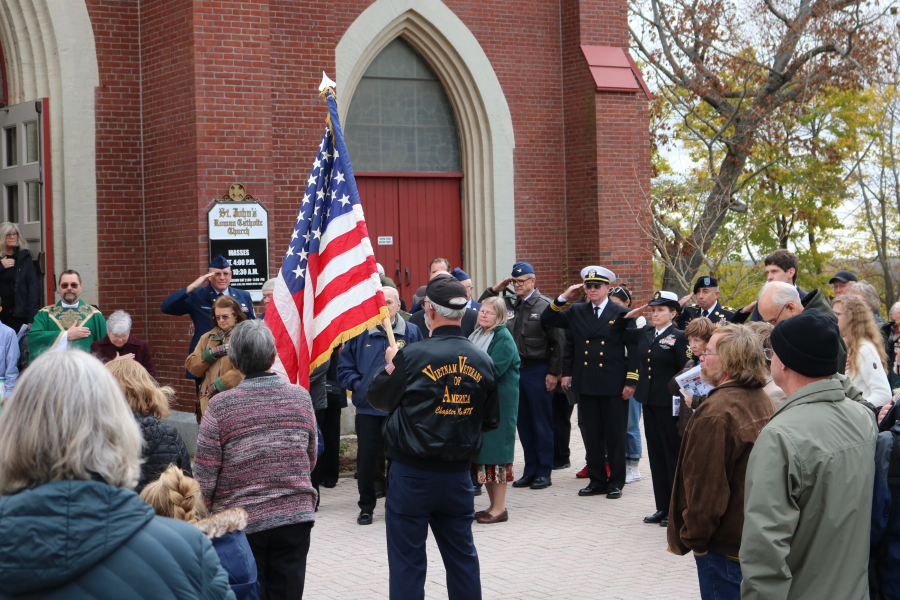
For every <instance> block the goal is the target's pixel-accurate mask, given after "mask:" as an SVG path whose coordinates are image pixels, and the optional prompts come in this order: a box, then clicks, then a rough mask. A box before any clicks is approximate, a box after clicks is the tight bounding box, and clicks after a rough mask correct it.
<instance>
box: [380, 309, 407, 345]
mask: <svg viewBox="0 0 900 600" xmlns="http://www.w3.org/2000/svg"><path fill="white" fill-rule="evenodd" d="M396 318H397V319H402V318H403V317H401V316H400V315H397V317H396ZM384 332H385V333H387V336H388V344H389V345H391V346H396V345H397V341H396V340H395V339H394V328H393V327H391V318H390V317H385V318H384Z"/></svg>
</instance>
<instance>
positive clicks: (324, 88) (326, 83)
mask: <svg viewBox="0 0 900 600" xmlns="http://www.w3.org/2000/svg"><path fill="white" fill-rule="evenodd" d="M336 85H337V84H336V83H335V82H334V81H332V80H331V79H330V78H329V77H328V75H326V74H325V72H324V71H323V72H322V83H320V84H319V96H320V97H322V98H326V97H327V95H328V92H331V95H332V97H333V98H334V101H335V103H337V94H336V93H335V91H334V87H335V86H336ZM326 122H327V123H328V127H329V128H331V127H332V124H331V115H328V118H327V119H326ZM332 131H333V130H332ZM332 135H334V133H332ZM395 318H398V319H402V318H403V317H400V316H399V315H398V316H397V317H395ZM384 332H385V333H386V334H387V338H388V343H389V344H390V345H391V346H396V345H397V340H396V339H394V328H393V327H392V326H391V318H390V316H386V317H385V318H384Z"/></svg>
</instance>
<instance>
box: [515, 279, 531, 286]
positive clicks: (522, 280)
mask: <svg viewBox="0 0 900 600" xmlns="http://www.w3.org/2000/svg"><path fill="white" fill-rule="evenodd" d="M532 279H534V277H526V278H525V279H513V280H512V284H513V285H514V286H515V285H525V284H526V283H527V282H529V281H531V280H532Z"/></svg>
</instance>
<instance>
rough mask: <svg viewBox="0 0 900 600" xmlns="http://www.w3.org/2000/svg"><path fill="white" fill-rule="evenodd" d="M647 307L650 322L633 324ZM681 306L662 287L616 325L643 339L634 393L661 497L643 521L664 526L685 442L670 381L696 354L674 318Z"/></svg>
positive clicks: (624, 334) (625, 335)
mask: <svg viewBox="0 0 900 600" xmlns="http://www.w3.org/2000/svg"><path fill="white" fill-rule="evenodd" d="M648 309H649V312H650V314H649V315H648V317H647V320H648V321H649V322H648V324H647V325H645V326H644V327H643V329H631V327H633V325H634V319H635V318H637V317H639V316H641V315H642V314H644V311H646V310H648ZM680 310H681V304H680V302H679V300H678V296H676V295H675V294H673V293H672V292H664V291H659V292H656V293H655V294H654V295H653V299H652V300H650V302H648V303H647V304H646V305H644V306H642V307H640V308H636V309H635V310H633V311H631V312H629V313H628V314H625V315H622V316H621V317H619V319H618V320H617V321H616V323H615V324H614V325H613V328H614V330H615V332H616V333H618V334H619V335H621V336H622V338H623V339H624V340H625V341H627V342H637V344H638V347H637V353H636V356H637V357H639V358H640V360H639V361H638V362H639V365H640V381H639V382H638V387H637V391H636V392H635V394H634V399H635V400H637V401H638V402H640V403H641V404H643V405H644V406H643V409H644V434H645V435H646V436H647V454H649V456H650V474H651V475H652V476H653V497H654V500H655V502H656V512H655V513H653V514H652V515H650V516H649V517H645V518H644V523H659V524H660V525H662V526H663V527H665V526H666V525H668V522H669V502H670V500H671V498H672V485H673V484H674V482H675V465H676V464H677V463H678V450H679V448H680V447H681V437H680V436H679V435H678V416H677V415H676V414H675V404H674V398H673V397H672V394H671V392H669V381H671V379H672V378H673V377H675V375H677V374H678V373H679V372H680V371H681V369H683V368H684V365H685V363H686V362H687V361H688V360H689V359H691V358H693V354H691V349H690V347H689V346H688V343H687V339H686V338H685V337H684V331H682V330H680V329H678V328H676V327H675V325H674V323H673V321H674V320H675V319H676V317H677V315H678V312H679V311H680ZM679 408H680V406H679Z"/></svg>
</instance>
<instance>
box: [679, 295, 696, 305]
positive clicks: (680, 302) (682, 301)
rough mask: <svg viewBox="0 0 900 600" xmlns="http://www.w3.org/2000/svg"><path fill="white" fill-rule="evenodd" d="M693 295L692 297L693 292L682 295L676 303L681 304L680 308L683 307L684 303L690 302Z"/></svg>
mask: <svg viewBox="0 0 900 600" xmlns="http://www.w3.org/2000/svg"><path fill="white" fill-rule="evenodd" d="M693 297H694V294H688V295H687V296H684V297H683V298H681V299H680V300H679V301H678V304H680V305H681V308H684V305H685V304H687V303H688V302H690V301H691V298H693Z"/></svg>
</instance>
